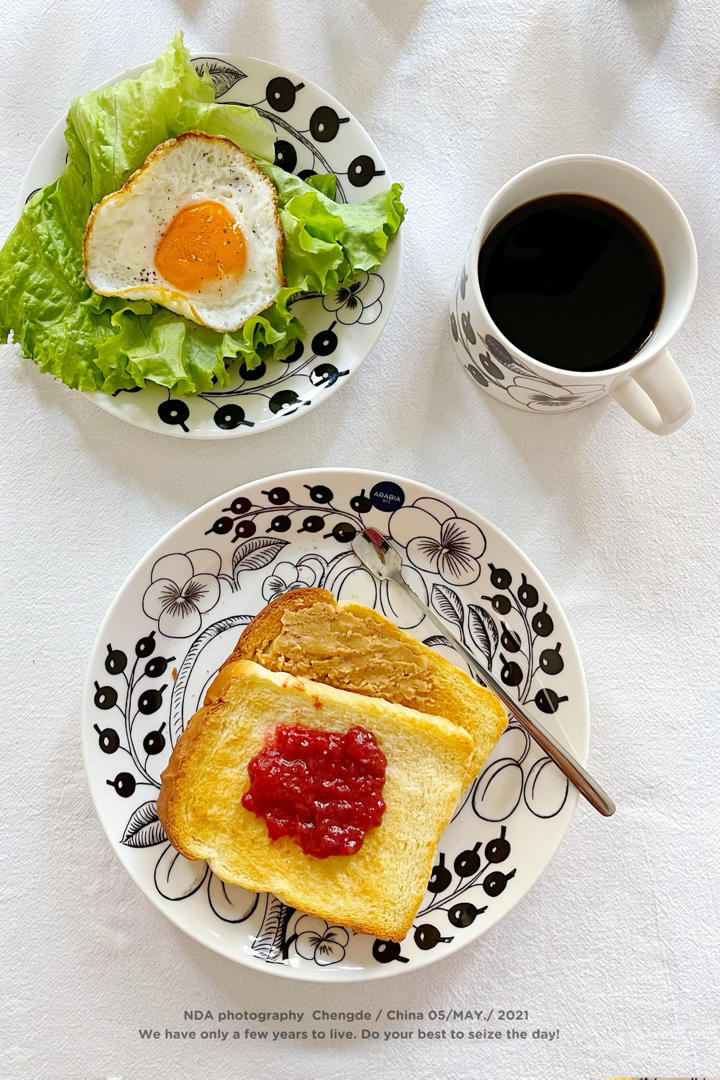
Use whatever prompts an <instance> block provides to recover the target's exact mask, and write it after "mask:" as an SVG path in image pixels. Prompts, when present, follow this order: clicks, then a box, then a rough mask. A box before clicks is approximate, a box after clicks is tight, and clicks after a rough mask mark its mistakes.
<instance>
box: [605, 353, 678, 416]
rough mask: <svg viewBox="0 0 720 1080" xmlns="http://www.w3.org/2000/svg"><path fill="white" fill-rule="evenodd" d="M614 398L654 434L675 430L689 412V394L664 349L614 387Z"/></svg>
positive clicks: (675, 366) (674, 364) (612, 391)
mask: <svg viewBox="0 0 720 1080" xmlns="http://www.w3.org/2000/svg"><path fill="white" fill-rule="evenodd" d="M610 393H611V394H612V396H613V397H614V398H615V400H616V401H617V402H618V403H619V404H620V405H622V407H623V409H625V411H626V412H629V413H630V415H631V416H632V417H634V418H635V419H636V420H637V421H638V423H639V424H642V425H643V427H646V428H647V429H648V431H652V432H654V433H655V434H656V435H670V433H671V432H673V431H677V429H678V428H679V427H681V425H682V424H684V423H685V421H686V420H689V419H690V417H691V415H692V411H693V406H694V402H693V396H692V392H691V390H690V387H689V386H688V384H687V382H686V381H685V377H684V376H683V374H682V372H681V371H680V368H679V367H678V366H677V364H676V363H675V361H674V360H673V358H672V356H671V355H670V353H669V352H668V351H667V349H661V351H660V352H659V353H658V354H657V356H654V357H653V358H652V360H650V361H649V363H647V364H645V365H644V366H643V367H641V368H640V370H639V371H637V372H635V373H634V374H632V375H628V376H627V378H625V379H623V380H622V381H621V382H619V383H618V384H617V386H614V387H613V388H612V390H611V391H610Z"/></svg>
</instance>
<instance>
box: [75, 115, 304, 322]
mask: <svg viewBox="0 0 720 1080" xmlns="http://www.w3.org/2000/svg"><path fill="white" fill-rule="evenodd" d="M282 248H283V232H282V228H281V225H280V218H279V216H278V208H277V191H276V190H275V186H274V185H273V183H272V181H271V180H269V179H268V177H267V176H265V174H264V173H263V172H261V171H260V169H259V168H258V167H257V165H256V164H255V162H254V161H253V159H252V158H251V157H249V156H248V155H247V154H246V153H245V152H244V151H243V150H241V149H240V147H239V146H236V145H235V143H234V142H231V140H230V139H226V138H224V137H223V136H220V135H206V134H205V133H204V132H202V131H187V132H185V133H184V134H182V135H178V137H177V138H176V139H168V141H167V142H164V143H161V144H160V146H157V147H156V148H155V149H154V150H153V151H152V153H151V154H149V156H148V157H147V158H146V160H145V162H144V164H143V165H141V166H140V168H139V169H138V170H137V171H136V172H134V173H133V174H132V176H131V177H130V179H129V180H128V181H127V183H126V184H125V185H124V186H123V187H122V188H120V190H119V191H114V192H112V194H110V195H107V196H106V197H105V198H104V199H103V200H102V201H101V202H99V203H98V204H97V205H96V206H95V207H93V210H92V212H91V214H90V217H89V219H88V223H87V228H86V230H85V238H84V242H83V259H84V265H85V280H86V281H87V283H88V285H89V286H90V288H91V289H93V290H94V291H95V292H97V293H101V294H102V295H103V296H122V297H126V298H127V299H129V300H152V301H153V302H154V303H156V304H161V305H162V306H163V307H166V308H169V309H170V311H175V312H177V313H178V314H179V315H184V316H185V318H187V319H192V320H193V321H194V322H197V323H200V324H201V325H203V326H208V327H210V328H211V329H212V330H218V331H221V332H223V331H233V330H238V329H239V328H240V327H241V326H242V324H243V323H244V322H245V321H246V319H249V318H250V316H251V315H255V314H257V313H258V312H259V311H263V310H264V309H265V308H266V307H269V305H270V304H272V302H273V300H274V299H275V297H276V296H277V294H278V291H279V290H280V288H281V287H282V285H283V284H284V282H285V279H284V277H283V272H282Z"/></svg>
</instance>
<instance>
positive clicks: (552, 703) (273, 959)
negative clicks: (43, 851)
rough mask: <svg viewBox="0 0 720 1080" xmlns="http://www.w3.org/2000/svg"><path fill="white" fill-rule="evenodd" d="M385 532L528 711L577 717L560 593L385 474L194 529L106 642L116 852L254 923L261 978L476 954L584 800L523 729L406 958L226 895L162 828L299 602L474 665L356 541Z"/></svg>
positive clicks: (506, 746)
mask: <svg viewBox="0 0 720 1080" xmlns="http://www.w3.org/2000/svg"><path fill="white" fill-rule="evenodd" d="M191 521H192V519H191ZM368 526H369V527H372V528H376V529H378V530H379V531H380V532H382V533H385V534H388V535H389V536H390V537H391V538H392V540H393V542H394V543H395V544H396V546H397V547H398V548H399V550H400V551H401V554H402V556H403V561H404V563H405V567H406V574H407V577H408V580H409V581H410V582H411V584H412V586H413V588H414V589H416V590H417V591H418V593H419V595H420V596H421V598H422V599H423V600H425V601H426V602H427V603H428V604H429V605H430V606H431V607H432V608H433V609H434V610H435V611H436V612H437V613H438V614H439V615H440V616H441V617H442V618H443V619H444V620H445V621H447V623H448V627H449V628H450V629H451V630H452V631H453V632H454V633H455V634H456V635H457V636H458V637H459V638H460V639H461V640H462V641H463V642H464V643H465V644H466V646H467V647H468V648H470V649H471V650H473V651H474V652H476V653H477V655H478V657H479V658H480V659H481V660H482V661H483V662H484V663H485V664H486V666H487V667H488V668H489V669H490V670H491V671H492V672H493V674H495V676H496V677H497V678H499V679H500V680H501V681H502V682H503V684H504V685H505V686H506V688H507V690H508V692H509V693H510V694H511V695H512V696H513V697H515V698H517V700H518V701H521V702H524V703H527V704H531V705H532V706H535V707H537V708H538V709H540V711H541V712H543V713H545V717H546V718H547V719H546V721H545V722H546V723H548V724H550V726H552V724H553V723H555V722H556V718H562V717H563V716H564V715H565V710H567V709H568V708H569V704H568V703H569V700H570V698H571V691H570V685H571V684H570V682H569V681H568V665H569V664H571V663H574V660H573V652H572V645H571V643H570V642H568V640H566V638H565V634H564V630H563V626H564V623H563V622H562V620H561V619H560V618H559V617H558V613H557V612H556V611H555V609H554V602H553V601H552V598H551V596H550V595H549V594H548V593H547V591H546V589H545V587H544V586H543V585H542V583H541V582H540V581H539V580H538V579H537V578H536V577H535V576H534V574H533V573H532V571H531V568H529V567H528V566H527V565H523V564H522V562H518V561H517V560H515V559H514V558H513V557H512V556H510V557H509V558H508V556H509V555H510V552H509V550H508V548H507V546H502V545H498V542H497V540H495V539H493V538H492V535H491V534H488V535H486V533H485V531H484V530H483V529H482V528H481V527H480V526H479V525H478V524H477V523H476V522H475V521H472V520H471V519H470V518H469V517H466V516H464V514H463V513H462V512H461V511H459V510H457V509H455V508H454V507H453V506H452V504H451V503H450V502H449V501H445V500H444V499H443V498H440V497H437V496H432V497H430V496H427V495H425V496H422V497H417V498H413V497H408V492H407V490H406V488H405V487H404V486H403V484H402V483H398V482H397V480H395V479H391V478H389V477H385V476H382V475H378V476H373V475H372V474H361V476H360V477H359V478H358V479H357V480H354V481H353V480H351V481H350V482H348V480H347V478H345V477H344V476H343V474H342V473H332V472H329V473H323V472H320V471H316V472H314V473H311V474H307V473H305V474H298V475H297V476H292V475H290V476H287V477H284V478H282V479H280V480H274V481H273V480H271V481H269V482H268V481H266V482H265V483H258V484H255V485H248V486H247V487H246V488H245V489H242V490H240V491H238V492H237V493H234V494H231V495H229V496H228V497H227V498H226V499H225V500H223V501H218V502H217V503H216V505H215V507H213V508H212V509H211V511H210V514H209V516H205V517H203V516H202V515H200V516H199V517H197V519H196V520H195V521H192V531H190V529H188V531H187V532H186V533H185V535H187V536H188V538H189V539H190V538H191V542H190V543H189V544H188V545H187V548H186V549H183V550H180V551H177V550H172V547H171V546H170V548H169V549H168V548H167V547H166V548H165V549H161V550H160V552H159V553H158V554H157V556H156V557H155V558H154V560H153V561H152V562H151V563H149V565H148V569H147V571H146V572H145V576H144V577H143V578H142V579H141V580H139V581H138V583H137V586H136V589H137V594H136V601H135V602H136V604H137V607H136V611H137V618H136V619H134V620H133V622H132V623H131V624H130V625H132V626H133V630H134V633H132V634H131V635H129V636H128V635H124V634H123V631H122V630H121V631H120V632H118V630H117V626H116V628H115V629H113V630H112V632H110V631H109V632H108V636H107V638H106V639H103V640H102V643H101V648H100V650H99V652H98V653H97V660H96V662H95V665H94V668H93V670H92V673H91V683H90V710H89V717H90V731H91V744H92V747H93V748H94V755H95V758H94V764H93V770H94V772H95V774H96V775H97V776H98V778H99V779H98V783H99V785H100V786H101V787H102V790H103V792H104V793H105V794H104V795H103V798H105V800H106V803H107V801H108V800H110V801H111V802H112V804H113V806H114V807H115V808H116V809H115V811H114V814H115V817H116V819H117V821H118V827H117V830H116V834H115V835H116V837H117V840H116V843H118V844H119V845H121V847H122V849H123V850H124V851H125V852H128V853H132V858H133V859H135V858H137V859H143V860H144V862H143V864H142V865H143V866H144V867H145V870H144V873H145V874H146V875H147V876H148V880H149V882H150V886H151V888H152V889H154V891H155V893H156V895H157V897H158V898H161V902H162V903H168V904H171V905H172V907H173V908H175V907H176V906H184V905H194V906H195V910H197V906H198V904H201V906H202V908H203V910H204V911H205V912H206V916H205V917H206V918H210V919H211V920H217V921H218V925H223V926H226V927H232V926H233V925H235V926H237V928H238V930H237V933H238V934H239V935H242V941H243V945H242V948H243V950H244V952H245V954H246V955H247V956H250V957H252V958H253V960H254V962H255V963H258V964H273V965H290V966H297V965H298V964H301V965H310V966H312V967H313V968H316V967H328V968H331V967H334V966H335V965H339V966H340V967H343V966H344V965H345V963H346V962H348V963H351V964H354V963H355V962H356V961H357V959H358V958H361V960H360V962H361V964H363V965H370V966H380V967H382V966H384V965H388V964H391V963H396V964H412V963H413V962H415V961H416V960H417V958H418V957H421V956H424V955H425V954H427V953H429V952H431V951H435V952H439V953H442V952H443V949H444V948H446V947H450V946H451V943H455V945H456V944H457V943H458V941H459V940H461V939H462V938H463V937H466V938H467V939H468V940H469V939H470V938H472V937H473V936H475V935H476V934H477V928H478V926H481V925H482V924H483V922H485V921H487V920H492V917H493V908H494V905H495V904H496V903H497V902H498V897H500V896H501V894H503V893H504V892H505V890H506V889H507V890H514V889H518V888H520V889H522V884H521V883H520V884H519V875H520V872H521V862H520V861H519V858H518V847H519V848H520V849H522V844H523V842H524V834H525V832H526V831H527V827H528V822H529V821H533V822H536V823H538V825H539V826H542V824H543V822H545V821H548V822H550V821H552V820H553V819H556V818H557V817H558V815H560V814H561V812H562V811H563V809H564V808H565V806H566V803H567V801H568V791H569V789H568V785H567V781H566V780H565V778H564V777H562V776H561V774H560V773H559V771H558V770H557V769H556V767H555V765H554V763H553V762H552V761H551V760H550V759H549V758H548V757H547V756H545V755H543V754H542V752H541V751H540V750H539V748H538V747H537V746H536V745H535V744H534V743H532V741H531V739H530V738H529V736H527V734H526V733H525V732H524V730H523V729H522V728H520V727H519V726H518V725H517V724H516V723H515V722H511V723H510V724H509V726H508V728H507V730H506V731H505V733H504V734H503V735H502V736H501V739H500V741H499V743H498V745H497V746H496V748H495V750H494V752H493V754H492V755H491V757H490V758H489V760H488V762H487V764H486V766H485V767H484V768H483V770H482V771H481V773H480V774H479V776H478V777H477V778H476V779H475V780H474V781H473V783H472V784H471V785H470V786H469V788H468V789H467V791H466V792H465V794H464V795H463V797H462V800H461V802H460V804H459V806H458V807H457V809H456V812H455V815H454V817H453V820H452V822H451V823H450V825H449V826H448V829H447V830H446V832H445V833H444V834H443V837H442V839H441V843H440V850H439V851H438V853H437V854H436V860H435V864H434V867H433V871H432V874H431V877H430V880H429V882H428V888H427V893H426V896H425V898H424V900H423V903H422V904H421V907H420V910H419V912H418V915H417V917H416V919H415V922H414V925H413V929H412V931H411V932H410V933H409V934H408V936H407V937H406V938H405V940H404V941H403V942H402V943H400V944H397V943H394V942H383V941H380V940H375V939H372V938H366V937H364V936H363V935H357V934H351V933H350V932H349V931H348V930H347V929H346V928H343V927H337V926H333V925H328V924H327V923H325V922H324V921H323V920H321V919H315V918H312V917H310V916H308V915H306V914H304V913H303V912H299V911H295V910H294V909H292V908H290V907H288V906H287V905H285V904H284V903H282V902H281V901H280V900H279V899H278V898H277V897H274V896H271V895H263V896H257V895H255V894H253V893H250V892H248V891H246V890H245V889H242V888H240V887H239V886H232V885H227V884H225V883H223V882H222V881H221V880H220V879H218V878H217V877H216V876H215V875H214V874H213V873H212V872H211V871H210V869H209V867H208V866H207V865H206V864H205V863H203V862H197V861H189V860H187V859H185V858H184V857H183V856H181V855H179V854H178V853H177V852H176V851H175V850H174V849H173V848H172V847H171V845H170V844H169V842H168V840H167V837H166V836H165V833H164V830H163V828H162V825H161V824H160V821H159V820H158V817H157V809H156V800H157V794H158V791H159V788H160V774H161V772H162V770H163V769H164V767H165V765H166V764H167V761H168V758H169V755H170V753H171V751H172V748H173V747H174V746H175V744H176V742H177V740H178V738H179V737H180V735H181V733H182V731H183V730H184V727H185V725H186V723H187V721H188V720H189V718H190V716H192V715H193V713H194V712H195V711H196V710H197V708H198V707H199V706H200V705H201V704H202V701H203V699H204V696H205V692H206V690H207V688H208V686H209V684H210V682H211V681H212V679H213V677H214V674H215V672H216V671H217V668H218V667H219V665H220V663H222V661H223V660H224V659H225V657H226V656H227V655H228V654H229V652H230V651H231V650H232V648H233V647H234V645H235V642H236V641H237V637H238V636H239V634H240V633H241V631H242V629H243V628H244V627H245V626H246V625H247V624H248V623H249V622H250V621H251V620H252V618H253V616H254V615H255V613H256V612H257V611H258V610H259V608H260V607H261V606H262V605H263V604H264V603H266V602H268V601H270V600H272V599H274V598H275V597H276V596H279V595H281V594H282V593H284V592H287V591H289V590H292V589H296V588H302V587H305V586H317V587H322V588H327V589H329V590H330V591H331V592H333V594H334V595H335V596H336V597H337V598H338V599H339V600H340V601H342V600H343V599H346V598H347V599H352V600H357V601H359V602H361V603H365V604H368V605H369V606H372V607H375V608H377V610H379V611H381V612H382V613H383V614H385V615H386V616H387V617H388V618H389V619H391V620H392V621H393V622H396V623H397V625H399V626H401V627H402V628H403V629H405V630H407V631H409V632H412V633H414V634H415V636H417V637H418V638H419V639H421V640H424V641H425V643H426V644H427V645H428V646H430V647H431V648H434V649H437V650H439V651H440V652H441V653H442V654H444V655H445V656H446V657H447V658H448V659H450V660H452V662H454V663H455V664H457V665H458V666H461V667H463V666H465V665H464V661H463V659H462V658H461V657H460V656H458V654H456V653H455V651H454V650H453V649H452V646H451V644H450V642H449V640H448V639H447V638H445V637H444V636H443V635H442V634H441V633H438V632H437V631H436V630H435V628H434V627H430V626H429V625H425V623H424V616H423V615H422V613H420V612H418V610H417V609H416V608H415V606H414V605H412V604H410V603H409V602H408V601H407V600H406V598H405V596H404V594H403V593H402V592H401V591H399V590H397V588H396V586H394V585H393V584H392V583H388V582H382V583H380V582H378V581H377V580H376V579H375V578H374V577H372V575H370V574H369V573H368V571H366V570H365V568H364V567H363V566H362V565H361V564H360V563H359V561H358V560H357V558H356V557H355V555H354V553H353V551H352V548H351V546H350V542H351V540H352V539H353V538H354V537H355V536H356V535H357V533H358V532H359V531H361V530H362V529H364V528H366V527H368ZM117 625H125V624H124V623H123V624H119V623H118V624H117ZM511 852H512V854H511ZM128 857H130V854H128ZM233 932H234V931H233Z"/></svg>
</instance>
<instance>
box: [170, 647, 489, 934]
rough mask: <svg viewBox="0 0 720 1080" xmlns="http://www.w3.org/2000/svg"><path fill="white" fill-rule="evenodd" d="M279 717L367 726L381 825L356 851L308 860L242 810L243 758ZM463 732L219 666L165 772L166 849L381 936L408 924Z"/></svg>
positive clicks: (452, 786)
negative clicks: (377, 775)
mask: <svg viewBox="0 0 720 1080" xmlns="http://www.w3.org/2000/svg"><path fill="white" fill-rule="evenodd" d="M277 724H288V725H299V726H300V727H305V728H318V727H319V728H323V729H325V730H329V731H337V732H345V731H348V730H350V729H351V728H353V727H358V726H359V727H362V728H365V729H366V730H367V731H371V732H372V733H373V734H374V735H375V738H376V740H377V744H378V746H379V747H380V749H381V750H382V751H383V753H384V754H385V757H386V759H387V766H386V772H385V785H384V787H383V791H382V796H383V799H384V801H385V812H384V814H383V816H382V820H381V822H380V824H379V825H378V826H377V827H376V828H373V829H370V830H369V831H368V832H367V833H366V834H365V838H364V841H363V844H362V847H361V848H360V850H359V851H357V852H356V853H355V854H353V855H331V856H329V857H327V858H315V857H314V856H312V855H306V854H305V853H304V852H303V850H302V848H301V847H300V845H299V844H298V843H297V842H296V841H295V840H293V839H292V838H290V837H288V836H281V837H279V838H278V839H277V840H272V841H271V840H270V838H269V836H268V830H267V826H266V823H265V820H264V818H262V817H259V816H257V815H256V814H254V813H253V812H252V811H250V810H247V809H245V807H244V806H243V804H242V801H241V800H242V796H243V794H244V793H245V791H247V789H248V787H249V785H250V780H249V776H248V770H247V764H248V762H249V761H250V759H251V758H253V757H254V756H255V755H256V754H257V753H259V751H260V750H261V749H262V748H263V745H264V743H265V740H266V737H267V735H268V733H269V731H271V729H272V728H274V727H275V725H277ZM472 749H473V744H472V739H471V738H470V736H469V735H468V734H467V732H466V731H464V730H463V729H462V728H458V727H456V726H455V725H454V724H451V723H450V722H449V721H447V720H444V719H442V718H440V717H436V716H428V715H425V714H423V713H420V712H416V711H414V710H412V709H407V708H404V707H403V706H401V705H393V704H390V703H388V702H385V701H381V700H378V699H375V698H370V697H366V696H362V695H360V694H351V693H348V692H347V691H343V690H337V689H335V688H334V687H331V686H325V685H323V684H321V683H314V682H312V681H310V680H309V679H300V678H295V677H294V676H293V675H289V674H283V673H278V672H271V671H266V670H265V669H264V668H262V667H260V666H259V665H258V664H255V663H252V662H251V661H247V660H240V661H233V662H230V663H227V664H225V665H224V666H223V668H222V669H221V670H220V672H219V674H218V675H217V676H216V678H215V680H214V682H213V683H212V685H211V686H210V689H209V690H208V693H207V695H206V699H205V705H204V707H203V708H201V709H199V710H198V712H196V713H195V715H194V716H193V717H192V718H191V720H190V722H189V724H188V726H187V728H186V729H185V731H184V732H183V734H182V735H181V737H180V739H179V740H178V742H177V744H176V746H175V749H174V750H173V753H172V756H171V758H170V761H169V763H168V766H167V768H166V769H165V771H164V772H163V774H162V788H161V791H160V795H159V797H158V816H159V818H160V821H161V822H162V824H163V827H164V828H165V831H166V833H167V835H168V839H169V840H170V842H171V843H172V844H173V846H174V847H175V848H176V849H177V850H178V851H179V852H180V853H181V854H182V855H185V856H186V857H187V858H189V859H207V861H208V862H209V863H210V866H211V868H212V869H213V871H214V872H215V873H216V874H217V875H218V877H220V878H222V879H223V881H227V882H232V883H235V884H238V885H243V886H244V887H245V888H247V889H251V890H253V891H255V892H272V893H275V894H276V895H277V896H279V897H280V898H281V899H282V900H284V901H285V903H286V904H289V905H290V906H291V907H295V908H298V909H299V910H301V911H304V912H307V913H308V914H311V915H318V916H320V917H321V918H323V919H327V920H328V922H333V923H340V924H343V925H345V926H349V927H350V928H352V929H354V930H357V931H359V932H360V933H364V934H374V935H375V936H376V937H378V938H381V939H383V940H388V939H392V940H395V941H401V940H402V938H403V937H404V936H405V934H406V933H407V932H408V930H409V929H410V927H411V926H412V922H413V919H414V917H415V913H416V912H417V909H418V907H419V905H420V902H421V900H422V898H423V895H424V893H425V888H426V886H427V882H428V878H429V876H430V872H431V870H432V864H433V857H434V851H435V848H436V846H437V842H438V839H439V837H440V833H441V832H442V830H443V829H444V828H445V825H446V824H447V823H448V821H449V820H450V816H451V814H452V812H453V809H454V807H455V804H456V802H457V799H458V797H459V795H460V793H461V791H462V785H463V777H464V775H465V770H466V765H467V759H468V757H469V755H470V754H471V753H472Z"/></svg>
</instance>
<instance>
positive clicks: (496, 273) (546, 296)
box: [478, 194, 665, 371]
mask: <svg viewBox="0 0 720 1080" xmlns="http://www.w3.org/2000/svg"><path fill="white" fill-rule="evenodd" d="M478 274H479V279H480V290H481V292H482V294H483V298H484V300H485V304H486V305H487V309H488V311H489V312H490V315H491V317H492V319H493V321H494V322H495V324H496V325H497V326H498V327H499V328H500V330H502V332H503V333H504V334H505V336H506V337H507V338H509V340H510V341H512V342H513V343H514V344H515V345H517V347H518V348H520V349H522V350H523V352H526V353H528V354H529V355H530V356H532V357H534V358H535V359H536V360H541V361H542V362H543V363H545V364H550V365H551V366H552V367H557V368H564V369H565V370H567V371H602V370H603V369H604V368H612V367H617V366H618V365H619V364H624V363H625V362H626V361H627V360H629V359H630V358H631V357H632V356H634V355H635V353H636V352H637V351H638V350H639V349H640V348H641V347H642V345H644V343H645V342H646V341H647V339H648V338H649V337H650V335H651V334H652V332H653V330H654V329H655V326H656V324H657V321H658V318H659V315H660V309H661V308H662V303H663V294H664V291H665V285H664V279H663V271H662V265H661V263H660V259H659V257H658V254H657V252H656V250H655V248H654V246H653V243H652V241H651V240H650V238H649V236H648V235H647V234H646V233H645V232H644V230H643V229H641V227H640V226H639V225H638V223H637V222H636V221H633V219H632V218H630V217H628V215H627V214H625V213H624V212H623V211H622V210H620V209H618V207H616V206H613V205H611V203H607V202H604V201H603V200H602V199H595V198H592V197H591V196H589V195H572V194H568V195H546V196H544V197H543V198H540V199H533V200H532V201H531V202H527V203H524V204H523V205H522V206H518V207H516V209H515V210H511V211H510V213H509V214H507V215H506V216H505V217H504V218H502V220H501V221H499V222H498V224H497V225H495V227H494V228H493V229H492V230H491V232H490V233H489V234H488V236H487V237H486V239H485V242H484V243H483V245H482V248H481V250H480V258H479V260H478Z"/></svg>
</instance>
